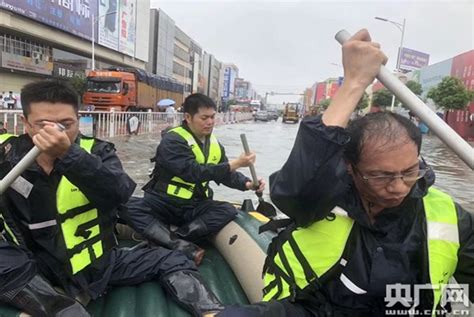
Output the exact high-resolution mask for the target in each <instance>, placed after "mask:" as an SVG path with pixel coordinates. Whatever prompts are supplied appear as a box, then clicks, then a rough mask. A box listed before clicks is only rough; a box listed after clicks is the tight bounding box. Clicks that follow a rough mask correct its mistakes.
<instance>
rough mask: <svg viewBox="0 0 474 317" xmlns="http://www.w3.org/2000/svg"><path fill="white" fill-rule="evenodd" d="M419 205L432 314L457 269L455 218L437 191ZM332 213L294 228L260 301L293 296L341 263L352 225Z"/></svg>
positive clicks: (345, 217)
mask: <svg viewBox="0 0 474 317" xmlns="http://www.w3.org/2000/svg"><path fill="white" fill-rule="evenodd" d="M423 204H424V210H425V215H426V226H427V245H428V258H429V276H430V281H431V284H432V285H433V293H434V294H433V295H434V304H433V310H435V309H436V307H437V305H438V303H439V302H440V300H441V296H442V292H443V289H444V287H445V286H446V284H447V283H448V280H449V279H450V278H451V277H452V275H453V274H454V272H455V270H456V266H457V261H458V258H457V252H458V249H459V233H458V225H457V221H458V218H457V213H456V207H455V205H454V202H453V200H452V198H451V197H450V196H449V195H447V194H445V193H443V192H441V191H440V190H437V189H435V188H430V189H429V190H428V194H427V195H426V196H425V197H424V198H423ZM332 213H333V214H334V215H335V217H334V219H329V220H328V219H324V220H321V221H317V222H315V223H313V224H312V225H310V226H309V227H307V228H298V229H296V230H295V231H293V232H292V233H291V234H290V236H289V239H288V241H286V242H284V243H283V245H282V247H281V252H278V253H277V254H276V255H275V257H274V258H273V261H272V268H273V273H272V274H270V273H269V272H268V271H267V272H266V273H265V275H264V282H265V288H264V298H263V300H264V301H268V300H270V299H282V298H286V297H289V296H294V295H295V292H298V291H301V290H302V289H304V288H305V287H306V286H308V285H309V284H310V283H314V282H317V283H319V280H320V279H321V278H322V277H324V274H326V273H327V272H328V271H329V270H330V269H331V268H333V267H335V266H336V265H339V263H340V262H341V261H345V260H343V258H342V255H343V252H344V250H345V248H346V244H347V241H348V238H349V235H350V233H351V231H352V228H353V226H354V220H353V219H351V218H350V217H349V216H348V215H347V212H346V211H344V210H343V209H341V208H339V207H336V208H334V210H333V211H332ZM341 277H342V275H341Z"/></svg>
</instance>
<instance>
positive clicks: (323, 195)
mask: <svg viewBox="0 0 474 317" xmlns="http://www.w3.org/2000/svg"><path fill="white" fill-rule="evenodd" d="M385 61H386V58H385V56H384V55H383V53H382V52H381V51H380V49H379V45H378V44H377V43H373V42H371V40H370V36H369V34H368V32H367V31H366V30H362V31H359V32H358V33H357V34H355V35H354V36H353V37H352V39H351V40H350V41H348V42H347V43H346V44H344V46H343V63H344V73H345V77H344V83H343V85H342V87H341V88H340V89H339V91H338V93H337V95H336V96H335V97H334V98H333V100H332V102H331V105H330V106H329V108H328V109H327V110H326V111H325V113H324V114H323V116H318V117H308V118H306V119H305V120H304V121H303V122H302V123H301V126H300V129H299V131H298V135H297V137H296V140H295V144H294V146H293V149H292V151H291V154H290V156H289V158H288V160H287V161H286V163H285V164H284V166H283V167H282V168H281V170H280V171H278V172H276V173H275V174H273V175H272V176H271V177H270V184H271V191H270V192H271V197H272V201H273V202H274V203H275V204H276V205H277V206H278V207H279V208H280V210H281V211H283V212H284V213H285V214H287V215H288V216H289V217H290V218H291V219H292V220H293V221H294V223H295V224H294V225H293V226H291V227H289V228H288V229H286V230H285V231H283V232H282V233H280V234H279V237H278V239H275V241H274V242H273V243H272V246H271V247H270V249H269V251H270V252H269V255H268V258H267V261H266V266H265V285H266V287H265V289H264V294H263V295H264V299H265V301H266V302H264V303H260V304H257V305H252V306H247V307H230V308H227V309H226V310H225V311H224V312H222V313H219V314H218V315H217V316H219V317H236V316H246V317H255V316H272V317H279V316H295V317H296V316H298V317H300V316H308V317H309V316H317V317H326V316H336V317H359V316H360V317H365V316H385V315H403V316H407V315H409V314H410V312H409V310H410V309H411V308H413V311H414V314H415V315H426V316H431V315H432V314H433V313H439V314H440V315H441V314H444V310H445V309H447V308H449V307H448V306H447V305H444V303H443V297H442V292H438V290H439V289H440V284H441V285H445V283H450V281H449V278H450V277H452V276H453V277H454V278H455V279H456V281H457V282H458V283H460V284H463V285H464V286H463V287H466V286H467V287H469V292H468V294H464V296H466V297H467V296H468V297H469V298H470V300H471V301H472V300H474V291H473V289H472V285H474V214H473V213H470V212H467V211H466V210H464V209H463V208H462V207H461V206H460V205H458V204H456V203H454V202H453V199H452V198H451V197H449V195H447V194H445V193H442V192H441V191H439V190H436V189H434V188H433V187H432V185H433V183H434V172H433V171H432V169H430V168H429V166H427V164H426V163H425V162H424V161H423V160H420V159H419V154H420V149H421V134H420V132H419V130H418V129H417V127H416V126H414V125H413V124H412V123H411V122H410V121H409V119H407V118H404V117H401V116H399V115H396V114H392V113H390V112H387V113H373V114H368V115H366V116H364V117H362V118H359V119H356V120H354V121H353V122H351V123H348V122H349V117H350V115H351V113H352V112H353V111H354V109H355V107H356V105H357V104H358V101H359V100H360V98H361V97H362V95H363V93H364V90H365V88H366V87H367V86H368V85H369V84H370V83H372V82H373V80H374V77H375V75H376V74H377V72H378V70H379V69H380V65H381V64H382V63H384V62H385ZM436 218H437V219H436ZM433 219H435V221H433ZM338 223H339V224H338ZM344 225H347V226H348V229H347V228H346V229H344V228H342V230H341V226H342V227H343V226H344ZM328 228H329V229H332V230H322V229H328ZM302 233H306V234H305V235H302ZM322 233H324V234H322ZM344 234H347V235H346V236H344V237H342V236H343V235H344ZM302 236H303V237H304V238H305V239H301V237H302ZM341 239H342V240H341ZM338 240H341V241H340V242H337V243H334V241H338ZM321 241H322V242H324V243H319V242H321ZM328 246H329V247H328ZM333 246H336V247H337V246H342V248H340V249H339V250H336V249H337V248H333ZM290 250H291V251H290ZM297 250H299V251H297ZM335 250H336V251H335ZM289 251H290V252H289ZM338 252H340V253H338ZM334 253H336V256H335V257H334V258H332V261H328V259H331V258H330V257H328V255H331V256H332V255H334ZM324 260H325V261H324ZM305 262H306V263H305ZM323 268H324V269H323ZM446 268H447V269H446ZM438 269H440V270H438ZM441 269H442V270H441ZM445 269H446V270H445ZM315 272H318V274H316V273H315ZM435 278H436V279H435ZM417 287H419V288H421V290H420V289H418V290H417ZM390 289H391V290H392V291H390ZM456 294H458V293H456ZM466 297H464V298H463V297H461V296H458V295H456V296H453V294H451V298H450V297H447V298H448V302H449V301H453V298H454V300H455V301H459V300H461V302H460V303H459V302H458V304H460V305H461V307H459V306H458V307H456V308H457V309H462V312H461V311H458V312H457V313H456V314H467V313H468V307H466V306H464V303H466V301H465V299H466ZM445 298H446V297H445ZM451 304H453V303H452V302H451ZM468 305H469V304H468Z"/></svg>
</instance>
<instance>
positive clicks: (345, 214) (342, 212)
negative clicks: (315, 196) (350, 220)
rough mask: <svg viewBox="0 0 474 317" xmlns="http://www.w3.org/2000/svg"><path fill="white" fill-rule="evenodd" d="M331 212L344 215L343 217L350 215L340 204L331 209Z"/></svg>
mask: <svg viewBox="0 0 474 317" xmlns="http://www.w3.org/2000/svg"><path fill="white" fill-rule="evenodd" d="M331 212H332V213H333V214H335V215H338V216H342V217H349V216H348V215H347V211H345V210H344V209H342V208H341V207H339V206H336V207H334V208H333V210H331Z"/></svg>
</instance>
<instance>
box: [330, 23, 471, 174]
mask: <svg viewBox="0 0 474 317" xmlns="http://www.w3.org/2000/svg"><path fill="white" fill-rule="evenodd" d="M335 38H336V40H337V41H338V42H339V43H341V44H344V43H345V42H346V41H347V40H349V39H350V38H351V34H350V33H349V32H347V31H346V30H341V31H339V32H337V34H336V36H335ZM377 79H378V80H380V82H381V83H382V84H384V86H385V87H387V89H388V90H390V91H391V92H392V93H393V94H394V95H395V96H397V98H398V99H400V100H401V101H402V102H403V104H404V105H406V106H407V107H408V108H409V109H410V110H411V111H413V113H414V114H415V115H416V116H417V117H419V118H420V119H421V121H423V122H424V123H425V124H426V125H427V126H428V127H429V128H430V129H431V130H432V131H433V132H434V133H435V134H436V135H437V136H438V137H439V138H440V139H441V140H442V141H443V142H444V143H445V144H446V145H447V146H448V147H450V148H451V150H453V151H454V153H456V154H457V155H458V156H459V158H460V159H461V160H463V161H464V162H465V163H466V164H467V166H469V167H470V168H471V169H473V170H474V149H473V148H472V146H470V145H469V143H467V142H466V141H465V140H464V139H463V138H461V137H460V136H459V134H457V133H456V131H454V130H453V129H452V128H451V127H450V126H449V125H448V124H447V123H446V122H444V121H443V119H441V118H440V117H438V116H437V115H436V113H434V112H433V111H432V110H431V109H430V108H429V107H428V106H427V105H425V103H424V102H423V101H421V99H420V98H418V97H417V96H416V95H415V94H414V93H413V92H412V91H411V90H410V89H408V87H407V86H405V85H404V84H403V83H402V82H401V81H400V80H399V79H398V78H397V77H395V75H393V74H392V73H391V72H390V71H389V70H388V69H387V68H386V67H385V66H383V65H382V67H380V71H379V73H378V75H377Z"/></svg>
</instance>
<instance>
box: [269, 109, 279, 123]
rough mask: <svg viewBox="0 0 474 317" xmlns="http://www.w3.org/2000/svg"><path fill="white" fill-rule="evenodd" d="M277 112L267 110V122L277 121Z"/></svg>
mask: <svg viewBox="0 0 474 317" xmlns="http://www.w3.org/2000/svg"><path fill="white" fill-rule="evenodd" d="M278 117H279V115H278V112H277V111H276V110H268V120H275V121H277V120H278Z"/></svg>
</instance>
